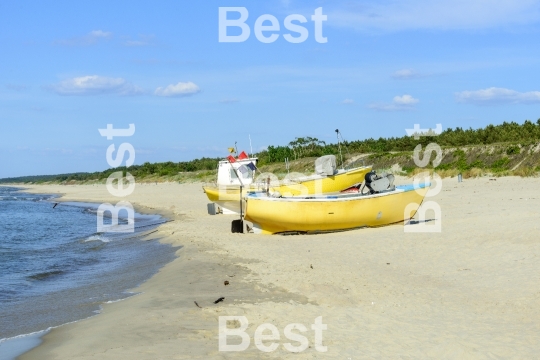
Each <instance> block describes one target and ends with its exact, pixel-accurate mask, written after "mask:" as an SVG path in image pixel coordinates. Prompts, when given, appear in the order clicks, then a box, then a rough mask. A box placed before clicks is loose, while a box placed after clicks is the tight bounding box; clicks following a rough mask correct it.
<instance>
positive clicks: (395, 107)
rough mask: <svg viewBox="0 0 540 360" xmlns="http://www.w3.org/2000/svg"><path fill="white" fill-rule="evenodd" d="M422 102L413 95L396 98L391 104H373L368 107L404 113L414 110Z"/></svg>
mask: <svg viewBox="0 0 540 360" xmlns="http://www.w3.org/2000/svg"><path fill="white" fill-rule="evenodd" d="M419 101H420V100H418V99H415V98H414V97H412V96H411V95H402V96H394V99H392V102H391V103H373V104H369V105H368V107H369V108H370V109H373V110H379V111H404V110H412V109H413V108H414V105H416V104H417V103H418V102H419Z"/></svg>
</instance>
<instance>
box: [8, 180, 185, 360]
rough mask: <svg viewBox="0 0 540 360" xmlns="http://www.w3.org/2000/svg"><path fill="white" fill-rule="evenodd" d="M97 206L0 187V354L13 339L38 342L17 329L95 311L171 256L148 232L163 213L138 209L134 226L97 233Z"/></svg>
mask: <svg viewBox="0 0 540 360" xmlns="http://www.w3.org/2000/svg"><path fill="white" fill-rule="evenodd" d="M97 206H98V204H90V203H75V202H74V203H58V204H56V203H55V202H54V198H53V197H52V196H51V195H40V194H27V193H24V192H20V190H19V189H17V188H11V187H0V359H5V358H11V357H12V356H8V351H7V349H8V348H9V346H8V344H10V343H11V344H16V343H17V342H19V343H21V342H25V343H26V344H28V343H29V342H30V343H32V344H33V345H35V344H37V343H39V340H38V339H36V336H33V337H32V336H29V337H28V338H27V339H23V340H21V338H24V337H20V335H24V334H31V333H35V332H39V331H43V330H46V329H49V328H51V327H55V326H59V325H62V324H65V323H68V322H72V321H76V320H79V319H83V318H86V317H88V316H92V315H94V314H96V313H98V312H99V309H100V305H101V304H103V303H105V302H110V301H115V300H119V299H123V298H126V297H128V296H131V295H133V294H132V293H128V292H127V290H128V289H131V288H134V287H136V286H137V285H139V284H140V283H142V282H143V281H144V280H146V279H148V278H149V277H150V276H152V275H153V274H154V273H156V272H157V270H158V269H159V268H160V267H161V266H163V265H164V264H166V263H167V262H169V261H172V260H173V259H174V257H175V255H174V254H175V250H176V248H173V247H171V246H170V245H164V244H161V243H159V242H158V239H157V238H156V239H152V236H155V235H156V234H155V231H156V228H157V226H159V224H162V223H164V222H166V221H167V220H166V219H164V218H162V217H160V216H159V215H141V214H136V217H135V232H134V233H96V229H97V226H96V224H97V221H96V212H97ZM124 221H125V220H124ZM38 334H39V333H38ZM11 347H12V346H11ZM3 350H4V351H3ZM10 351H11V350H10Z"/></svg>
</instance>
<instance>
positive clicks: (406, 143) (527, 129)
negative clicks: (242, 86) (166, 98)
mask: <svg viewBox="0 0 540 360" xmlns="http://www.w3.org/2000/svg"><path fill="white" fill-rule="evenodd" d="M538 141H540V119H538V120H537V121H536V123H534V122H532V121H530V120H526V121H525V122H524V123H523V124H518V123H516V122H504V123H502V124H500V125H488V126H486V127H485V128H480V129H472V128H469V129H463V128H461V127H456V128H455V129H452V128H448V129H446V130H444V131H443V132H442V133H441V134H440V135H438V136H421V137H420V138H419V139H415V138H414V136H408V135H406V136H402V137H390V138H382V137H381V138H379V139H373V138H369V139H365V140H355V141H345V142H343V143H342V147H343V151H344V152H349V153H385V152H390V151H412V150H413V149H414V148H415V147H416V146H417V145H418V144H422V146H426V145H427V144H429V143H431V142H436V143H437V144H439V145H440V146H456V147H459V146H466V145H489V144H495V143H505V142H509V143H519V144H521V145H529V144H533V143H536V142H538ZM517 149H518V150H519V148H517ZM338 151H339V149H338V144H326V143H325V142H324V141H321V140H319V139H317V138H312V137H297V138H295V140H293V141H291V142H289V144H287V145H286V146H281V145H278V146H274V145H271V146H268V148H267V150H264V151H261V152H259V153H258V154H256V156H257V157H258V158H259V165H266V164H272V163H276V162H283V161H284V160H285V159H286V158H288V159H289V160H296V159H300V158H304V157H318V156H322V155H328V154H334V155H336V154H338ZM219 160H221V159H220V158H206V157H203V158H200V159H195V160H191V161H182V162H172V161H168V162H162V163H148V162H146V163H144V164H142V165H133V166H130V167H129V172H130V173H131V174H132V175H133V176H135V177H136V178H144V177H147V176H174V175H177V174H179V173H182V172H194V171H202V170H215V169H216V168H217V164H218V162H219ZM127 170H128V169H126V167H119V168H114V169H107V170H104V171H101V172H94V173H74V174H61V175H47V176H43V175H41V176H24V177H17V178H5V179H0V183H13V182H46V181H53V182H64V181H72V180H74V181H89V180H102V179H106V178H107V177H108V176H109V175H110V174H112V173H113V172H116V171H122V172H124V174H125V172H126V171H127Z"/></svg>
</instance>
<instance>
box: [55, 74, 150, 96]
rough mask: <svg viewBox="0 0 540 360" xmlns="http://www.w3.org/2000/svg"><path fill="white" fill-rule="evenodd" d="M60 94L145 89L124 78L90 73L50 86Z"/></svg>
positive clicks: (126, 92)
mask: <svg viewBox="0 0 540 360" xmlns="http://www.w3.org/2000/svg"><path fill="white" fill-rule="evenodd" d="M50 88H51V89H52V90H53V91H54V92H56V93H57V94H59V95H99V94H118V95H138V94H142V93H143V90H142V89H141V88H139V87H137V86H135V85H133V84H131V83H129V82H127V81H126V80H124V79H122V78H110V77H105V76H98V75H88V76H81V77H75V78H71V79H66V80H64V81H61V82H60V83H58V84H55V85H52V86H51V87H50Z"/></svg>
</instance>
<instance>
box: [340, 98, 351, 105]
mask: <svg viewBox="0 0 540 360" xmlns="http://www.w3.org/2000/svg"><path fill="white" fill-rule="evenodd" d="M341 103H342V104H343V105H353V104H354V100H353V99H345V100H343V101H342V102H341Z"/></svg>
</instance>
